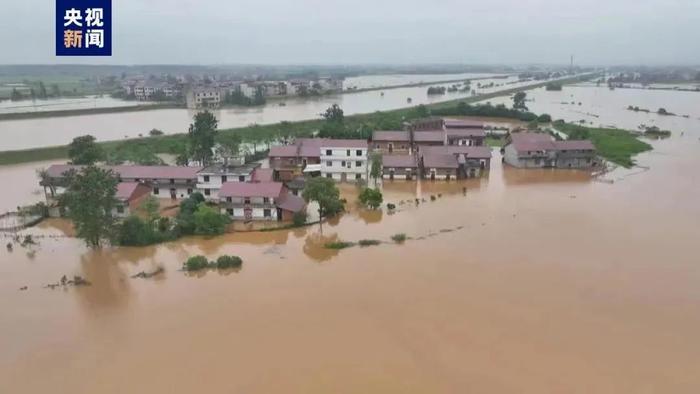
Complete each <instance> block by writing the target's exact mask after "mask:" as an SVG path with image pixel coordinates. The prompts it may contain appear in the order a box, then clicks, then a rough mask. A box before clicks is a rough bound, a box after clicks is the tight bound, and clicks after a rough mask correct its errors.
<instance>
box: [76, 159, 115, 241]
mask: <svg viewBox="0 0 700 394" xmlns="http://www.w3.org/2000/svg"><path fill="white" fill-rule="evenodd" d="M117 183H119V181H118V180H117V177H116V176H115V174H114V173H113V172H112V171H111V170H104V169H101V168H98V167H95V166H92V165H91V166H88V167H85V168H83V170H82V171H80V172H76V173H73V174H71V176H70V177H69V186H68V190H67V191H66V193H65V197H64V199H65V200H64V201H65V202H66V206H67V208H68V216H69V217H70V218H71V219H72V220H73V224H74V225H75V231H76V236H77V237H78V238H81V239H83V240H84V241H85V243H86V244H87V245H88V246H89V247H93V248H95V247H98V246H100V244H101V242H102V240H104V239H108V238H109V236H110V235H111V234H112V230H113V226H114V218H113V217H112V209H113V208H114V207H115V204H116V202H117V201H116V199H115V197H114V196H115V194H116V192H117Z"/></svg>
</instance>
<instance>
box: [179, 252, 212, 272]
mask: <svg viewBox="0 0 700 394" xmlns="http://www.w3.org/2000/svg"><path fill="white" fill-rule="evenodd" d="M205 268H209V261H208V260H207V258H206V257H204V256H201V255H199V256H192V257H190V258H189V259H187V261H185V264H184V265H183V267H182V269H184V270H185V271H199V270H203V269H205Z"/></svg>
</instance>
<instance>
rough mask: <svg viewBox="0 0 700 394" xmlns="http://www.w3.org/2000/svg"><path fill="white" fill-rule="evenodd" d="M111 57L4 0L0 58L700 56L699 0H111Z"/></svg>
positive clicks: (48, 11) (29, 7) (654, 60)
mask: <svg viewBox="0 0 700 394" xmlns="http://www.w3.org/2000/svg"><path fill="white" fill-rule="evenodd" d="M112 7H113V13H114V18H113V20H114V25H113V33H114V38H113V56H112V57H110V58H57V57H55V56H54V12H55V2H54V0H21V1H15V0H0V10H2V14H3V15H2V18H1V19H2V23H0V64H18V63H96V64H104V63H109V64H228V63H269V64H302V63H303V64H308V63H314V64H341V63H352V64H355V63H478V64H486V63H509V64H513V63H567V62H568V59H569V55H570V54H574V55H575V57H576V62H577V63H578V64H653V65H655V64H700V0H643V1H639V0H575V1H572V0H478V1H477V0H432V1H429V0H422V1H419V0H113V5H112Z"/></svg>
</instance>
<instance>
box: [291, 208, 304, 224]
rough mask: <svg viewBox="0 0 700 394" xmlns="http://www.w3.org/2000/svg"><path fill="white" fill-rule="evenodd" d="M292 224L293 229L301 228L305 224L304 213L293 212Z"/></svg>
mask: <svg viewBox="0 0 700 394" xmlns="http://www.w3.org/2000/svg"><path fill="white" fill-rule="evenodd" d="M292 224H294V226H295V227H301V226H303V225H304V224H306V212H305V211H299V212H295V213H294V216H293V217H292Z"/></svg>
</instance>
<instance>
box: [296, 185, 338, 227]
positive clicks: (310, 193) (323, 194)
mask: <svg viewBox="0 0 700 394" xmlns="http://www.w3.org/2000/svg"><path fill="white" fill-rule="evenodd" d="M302 197H304V200H306V202H309V201H316V202H317V203H318V215H319V218H320V219H323V218H324V217H326V216H332V215H335V214H336V213H338V212H340V211H342V210H343V202H342V201H340V191H339V190H338V188H337V187H336V185H335V182H333V180H332V179H329V178H321V177H318V178H311V179H309V180H308V182H307V183H306V186H305V187H304V192H303V193H302Z"/></svg>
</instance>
